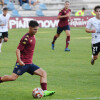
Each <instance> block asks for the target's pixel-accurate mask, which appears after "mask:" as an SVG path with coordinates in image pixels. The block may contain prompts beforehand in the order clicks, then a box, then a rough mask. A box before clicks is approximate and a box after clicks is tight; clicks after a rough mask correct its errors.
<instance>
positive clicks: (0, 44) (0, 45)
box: [0, 43, 2, 51]
mask: <svg viewBox="0 0 100 100" xmlns="http://www.w3.org/2000/svg"><path fill="white" fill-rule="evenodd" d="M1 47H2V43H0V51H1Z"/></svg>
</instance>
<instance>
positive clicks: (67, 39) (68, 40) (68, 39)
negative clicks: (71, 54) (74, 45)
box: [66, 36, 70, 48]
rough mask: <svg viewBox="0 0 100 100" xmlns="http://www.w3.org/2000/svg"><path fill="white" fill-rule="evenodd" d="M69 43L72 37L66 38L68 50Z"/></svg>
mask: <svg viewBox="0 0 100 100" xmlns="http://www.w3.org/2000/svg"><path fill="white" fill-rule="evenodd" d="M69 42H70V36H67V38H66V48H68V45H69Z"/></svg>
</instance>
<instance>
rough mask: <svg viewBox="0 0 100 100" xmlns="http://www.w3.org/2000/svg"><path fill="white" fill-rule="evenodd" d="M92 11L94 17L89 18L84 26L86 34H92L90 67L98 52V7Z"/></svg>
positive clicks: (99, 21)
mask: <svg viewBox="0 0 100 100" xmlns="http://www.w3.org/2000/svg"><path fill="white" fill-rule="evenodd" d="M94 11H95V14H96V17H93V18H90V19H89V20H88V22H87V26H86V32H88V33H92V60H91V64H92V65H93V64H94V62H95V60H96V59H97V58H98V54H99V52H100V6H96V7H95V8H94Z"/></svg>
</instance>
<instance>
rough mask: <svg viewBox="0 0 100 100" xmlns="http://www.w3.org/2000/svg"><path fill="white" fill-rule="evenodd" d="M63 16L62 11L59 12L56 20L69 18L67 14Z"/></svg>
mask: <svg viewBox="0 0 100 100" xmlns="http://www.w3.org/2000/svg"><path fill="white" fill-rule="evenodd" d="M62 14H63V11H62V10H61V11H60V12H59V14H58V16H57V18H58V19H61V18H66V17H69V13H68V14H66V15H62Z"/></svg>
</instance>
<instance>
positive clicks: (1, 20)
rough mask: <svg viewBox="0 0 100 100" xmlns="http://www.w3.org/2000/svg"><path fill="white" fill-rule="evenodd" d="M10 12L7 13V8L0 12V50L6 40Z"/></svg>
mask: <svg viewBox="0 0 100 100" xmlns="http://www.w3.org/2000/svg"><path fill="white" fill-rule="evenodd" d="M9 18H10V14H8V8H3V13H2V14H0V52H1V46H2V43H3V42H7V41H8V21H9Z"/></svg>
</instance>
